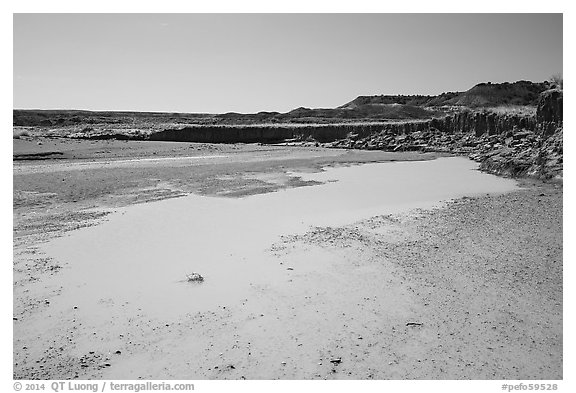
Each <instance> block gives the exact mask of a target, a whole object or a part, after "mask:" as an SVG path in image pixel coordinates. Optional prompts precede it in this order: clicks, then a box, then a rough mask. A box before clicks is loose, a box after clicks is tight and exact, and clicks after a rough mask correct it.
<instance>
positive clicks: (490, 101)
mask: <svg viewBox="0 0 576 393" xmlns="http://www.w3.org/2000/svg"><path fill="white" fill-rule="evenodd" d="M549 88H550V83H549V82H541V83H535V82H530V81H517V82H514V83H510V82H504V83H491V82H487V83H479V84H477V85H476V86H474V87H472V88H471V89H470V90H467V91H465V92H449V93H442V94H440V95H437V96H430V95H376V96H359V97H357V98H356V99H354V100H352V101H350V102H349V103H347V104H344V105H342V106H340V107H338V109H350V110H358V109H360V108H363V107H365V106H367V105H391V104H400V105H412V106H420V107H431V106H446V105H456V106H467V107H471V108H478V107H495V106H500V105H529V106H536V104H537V100H538V95H539V94H540V93H542V92H543V91H545V90H548V89H549Z"/></svg>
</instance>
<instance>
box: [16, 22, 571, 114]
mask: <svg viewBox="0 0 576 393" xmlns="http://www.w3.org/2000/svg"><path fill="white" fill-rule="evenodd" d="M13 22H14V30H13V32H14V37H13V44H14V46H13V62H14V63H13V66H14V68H13V70H14V74H13V82H14V91H13V101H14V102H13V107H14V108H15V109H87V110H133V111H158V112H197V113H225V112H241V113H254V112H259V111H278V112H286V111H289V110H292V109H295V108H297V107H309V108H333V107H336V106H340V105H343V104H345V103H347V102H349V101H351V100H353V99H354V98H356V97H357V96H359V95H379V94H430V95H434V94H439V93H442V92H446V91H465V90H468V89H469V88H471V87H472V86H474V85H476V84H477V83H481V82H493V83H497V82H514V81H517V80H531V81H535V82H537V81H538V82H539V81H544V80H547V79H549V77H550V76H552V75H554V74H558V73H562V72H563V69H562V61H563V54H562V23H563V20H562V14H14V19H13Z"/></svg>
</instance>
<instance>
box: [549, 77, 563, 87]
mask: <svg viewBox="0 0 576 393" xmlns="http://www.w3.org/2000/svg"><path fill="white" fill-rule="evenodd" d="M548 81H549V82H550V83H551V84H552V86H553V87H554V88H556V89H560V90H563V89H564V77H563V76H562V74H561V73H558V74H554V75H552V76H551V77H550V79H548Z"/></svg>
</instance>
